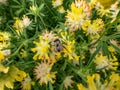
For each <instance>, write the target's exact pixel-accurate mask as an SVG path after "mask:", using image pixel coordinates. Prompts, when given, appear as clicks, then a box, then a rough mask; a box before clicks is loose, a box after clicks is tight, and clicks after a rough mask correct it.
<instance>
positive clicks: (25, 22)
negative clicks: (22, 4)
mask: <svg viewBox="0 0 120 90" xmlns="http://www.w3.org/2000/svg"><path fill="white" fill-rule="evenodd" d="M15 19H16V21H15V23H14V25H13V27H14V28H15V30H16V32H17V34H18V35H21V34H22V33H23V30H24V28H26V27H28V26H29V25H30V23H31V21H30V19H29V18H28V16H26V15H23V17H22V20H21V19H19V18H15Z"/></svg>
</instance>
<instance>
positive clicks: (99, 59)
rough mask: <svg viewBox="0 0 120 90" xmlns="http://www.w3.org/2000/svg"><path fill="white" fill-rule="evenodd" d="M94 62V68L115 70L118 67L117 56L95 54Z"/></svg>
mask: <svg viewBox="0 0 120 90" xmlns="http://www.w3.org/2000/svg"><path fill="white" fill-rule="evenodd" d="M94 62H95V63H96V65H97V66H96V69H103V70H105V69H107V70H110V69H111V70H116V69H117V67H118V62H117V58H116V57H115V56H114V55H112V57H110V58H108V57H107V56H103V55H102V54H101V55H97V56H96V57H95V60H94Z"/></svg>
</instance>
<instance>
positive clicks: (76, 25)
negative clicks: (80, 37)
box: [66, 0, 91, 31]
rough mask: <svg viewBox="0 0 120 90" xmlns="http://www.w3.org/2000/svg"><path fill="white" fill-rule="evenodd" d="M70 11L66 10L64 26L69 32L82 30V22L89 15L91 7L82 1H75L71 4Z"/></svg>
mask: <svg viewBox="0 0 120 90" xmlns="http://www.w3.org/2000/svg"><path fill="white" fill-rule="evenodd" d="M70 8H71V10H67V15H66V24H67V25H68V27H69V29H70V31H75V30H78V29H81V28H82V25H83V23H84V21H85V20H86V19H87V18H88V17H89V16H90V15H91V7H90V5H89V4H88V3H87V2H85V1H84V0H78V1H77V0H76V2H75V3H72V4H71V7H70Z"/></svg>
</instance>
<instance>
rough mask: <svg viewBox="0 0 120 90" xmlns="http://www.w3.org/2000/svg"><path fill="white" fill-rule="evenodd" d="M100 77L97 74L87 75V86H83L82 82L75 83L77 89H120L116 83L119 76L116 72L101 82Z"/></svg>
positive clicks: (119, 79)
mask: <svg viewBox="0 0 120 90" xmlns="http://www.w3.org/2000/svg"><path fill="white" fill-rule="evenodd" d="M107 78H108V77H107ZM100 79H101V77H100V75H99V74H93V75H92V76H87V85H88V87H85V86H83V85H82V84H77V87H78V90H98V89H99V90H120V86H119V85H118V84H119V81H120V76H119V75H118V74H116V73H112V75H111V76H110V77H109V80H104V81H103V82H101V80H100Z"/></svg>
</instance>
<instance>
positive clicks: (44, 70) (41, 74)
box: [34, 62, 56, 85]
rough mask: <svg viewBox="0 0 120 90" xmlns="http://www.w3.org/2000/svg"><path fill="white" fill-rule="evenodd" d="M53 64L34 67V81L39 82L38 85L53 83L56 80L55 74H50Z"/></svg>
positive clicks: (42, 63) (41, 64) (43, 63)
mask: <svg viewBox="0 0 120 90" xmlns="http://www.w3.org/2000/svg"><path fill="white" fill-rule="evenodd" d="M52 65H53V64H49V63H45V62H41V63H39V64H38V66H36V67H35V69H34V72H35V76H36V79H37V80H39V83H40V85H42V84H48V82H51V83H54V82H55V79H56V75H55V74H56V72H51V69H52Z"/></svg>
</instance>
